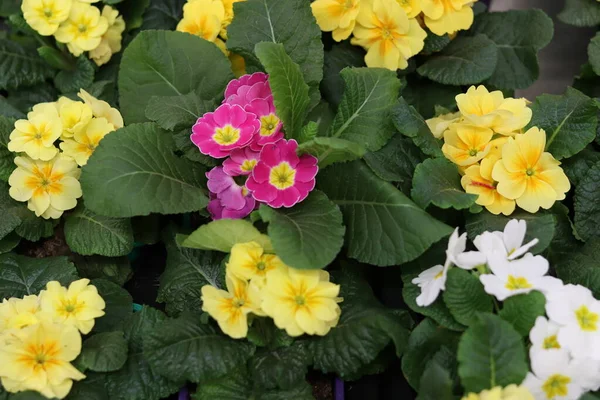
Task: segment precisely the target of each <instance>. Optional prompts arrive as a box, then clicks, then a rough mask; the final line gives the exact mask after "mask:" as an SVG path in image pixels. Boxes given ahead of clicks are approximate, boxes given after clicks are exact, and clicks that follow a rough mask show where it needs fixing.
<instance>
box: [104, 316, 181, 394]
mask: <svg viewBox="0 0 600 400" xmlns="http://www.w3.org/2000/svg"><path fill="white" fill-rule="evenodd" d="M165 319H166V318H165V315H164V314H163V313H162V312H160V311H158V310H156V309H153V308H151V307H147V306H144V307H143V308H142V310H141V311H140V312H138V313H136V314H134V315H133V317H131V318H128V319H127V320H126V321H125V327H124V333H125V339H126V340H127V342H128V344H129V356H128V357H127V361H126V362H125V365H124V366H123V368H121V369H120V370H118V371H115V372H111V373H109V374H107V375H106V386H107V388H108V392H109V395H110V396H109V398H110V399H111V400H113V399H114V400H160V399H163V398H166V397H169V395H170V394H172V393H175V392H177V391H178V390H179V388H180V387H181V386H183V380H180V381H178V382H173V381H169V380H168V379H166V378H164V377H163V376H162V375H160V374H159V373H158V372H159V371H156V370H155V369H153V368H152V367H151V366H150V364H149V363H148V361H147V360H146V357H145V355H144V352H143V346H144V342H145V341H146V340H148V337H149V336H150V335H151V334H152V332H154V330H155V329H156V327H157V326H158V325H159V324H161V322H163V321H164V320H165Z"/></svg>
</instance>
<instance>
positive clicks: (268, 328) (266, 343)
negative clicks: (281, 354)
mask: <svg viewBox="0 0 600 400" xmlns="http://www.w3.org/2000/svg"><path fill="white" fill-rule="evenodd" d="M247 338H248V341H250V343H252V344H254V345H255V346H257V347H267V348H269V349H277V348H279V347H289V346H290V345H292V343H294V340H295V339H294V338H293V337H291V336H289V335H288V334H287V333H286V332H285V331H284V330H283V329H279V328H277V326H275V322H274V321H273V320H272V319H271V318H268V317H265V318H259V317H256V318H253V319H252V325H250V326H249V327H248V336H247Z"/></svg>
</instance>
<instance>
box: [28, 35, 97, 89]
mask: <svg viewBox="0 0 600 400" xmlns="http://www.w3.org/2000/svg"><path fill="white" fill-rule="evenodd" d="M37 52H38V54H39V55H40V57H42V58H43V59H44V61H46V62H47V63H48V64H50V66H51V67H52V68H56V69H60V70H63V71H70V72H71V73H73V72H74V70H75V68H76V65H75V63H76V60H75V58H72V57H69V56H67V55H65V53H63V52H61V51H60V50H57V49H55V48H54V47H50V46H42V47H38V49H37ZM84 57H85V56H82V58H84ZM93 74H94V69H93V67H92V79H93V76H94V75H93ZM59 75H60V73H59ZM64 78H65V76H63V78H62V79H64ZM54 79H55V83H56V78H54ZM79 89H80V88H77V89H76V90H75V91H79Z"/></svg>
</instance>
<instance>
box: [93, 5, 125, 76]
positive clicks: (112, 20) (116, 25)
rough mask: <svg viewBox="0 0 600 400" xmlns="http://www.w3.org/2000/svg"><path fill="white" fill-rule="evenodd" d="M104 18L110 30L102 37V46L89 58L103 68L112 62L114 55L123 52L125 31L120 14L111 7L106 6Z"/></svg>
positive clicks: (94, 50) (103, 13)
mask: <svg viewBox="0 0 600 400" xmlns="http://www.w3.org/2000/svg"><path fill="white" fill-rule="evenodd" d="M102 16H103V17H104V18H106V21H108V29H107V30H106V33H105V34H104V35H102V39H101V41H100V44H99V45H98V47H96V48H95V49H93V50H91V51H90V53H89V57H90V58H91V59H92V60H94V62H95V63H96V65H97V66H101V65H104V64H106V63H107V62H109V61H110V58H111V57H112V55H113V54H115V53H118V52H119V51H121V40H122V39H123V37H122V35H123V31H124V30H125V21H124V20H123V17H122V16H120V15H119V12H118V11H117V10H115V9H114V8H112V7H111V6H104V8H103V9H102Z"/></svg>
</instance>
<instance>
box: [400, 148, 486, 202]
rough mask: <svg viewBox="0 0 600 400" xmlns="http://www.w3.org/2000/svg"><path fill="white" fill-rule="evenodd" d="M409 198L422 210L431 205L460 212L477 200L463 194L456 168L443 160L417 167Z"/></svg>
mask: <svg viewBox="0 0 600 400" xmlns="http://www.w3.org/2000/svg"><path fill="white" fill-rule="evenodd" d="M411 197H412V199H413V200H414V201H415V203H417V204H418V205H419V206H420V207H421V208H423V209H426V208H427V207H428V206H429V205H430V204H433V205H435V206H437V207H440V208H454V209H457V210H462V209H465V208H469V207H471V206H472V205H473V204H475V200H477V196H476V195H473V194H468V193H465V191H464V189H463V188H462V186H461V184H460V174H459V173H458V168H456V166H455V165H454V164H452V163H451V162H450V161H448V160H446V159H445V158H435V159H428V160H425V161H423V162H422V163H421V164H419V165H417V168H416V169H415V175H414V177H413V188H412V191H411Z"/></svg>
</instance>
